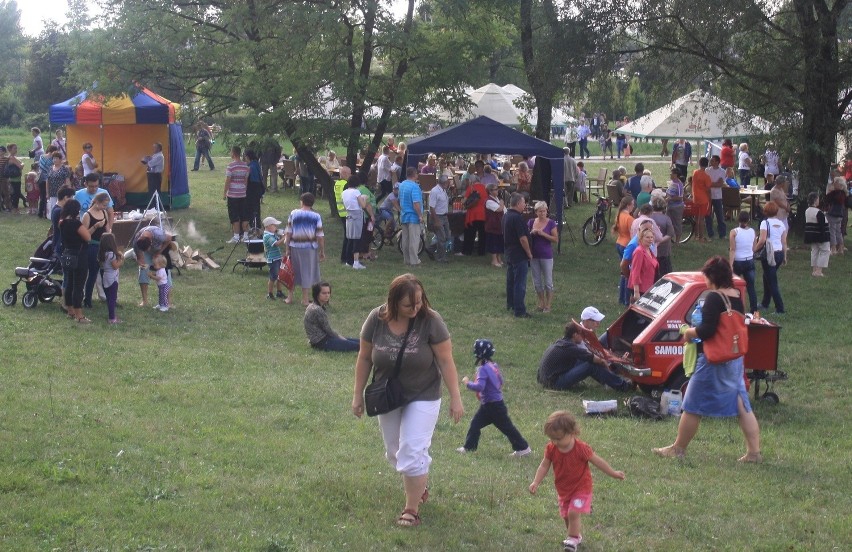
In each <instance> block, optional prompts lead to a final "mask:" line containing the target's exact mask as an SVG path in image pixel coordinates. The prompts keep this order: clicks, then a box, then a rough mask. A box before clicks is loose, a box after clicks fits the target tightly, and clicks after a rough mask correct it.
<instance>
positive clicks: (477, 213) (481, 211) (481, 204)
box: [464, 182, 488, 225]
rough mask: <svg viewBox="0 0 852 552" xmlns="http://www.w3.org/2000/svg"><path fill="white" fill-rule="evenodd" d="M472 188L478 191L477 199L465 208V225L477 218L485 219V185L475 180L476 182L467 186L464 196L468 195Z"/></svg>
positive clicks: (486, 196)
mask: <svg viewBox="0 0 852 552" xmlns="http://www.w3.org/2000/svg"><path fill="white" fill-rule="evenodd" d="M473 190H476V191H477V192H478V193H479V201H477V202H476V203H474V204H473V205H471V206H470V207H469V208H468V209H467V212H466V213H465V215H464V223H465V225H468V224H470V223H471V222H476V221H478V220H482V221H484V220H485V201H486V200H487V199H488V192H486V191H485V186H483V185H482V182H477V183H476V184H473V185H472V186H468V187H467V190H465V192H464V197H468V196H470V194H472V193H473Z"/></svg>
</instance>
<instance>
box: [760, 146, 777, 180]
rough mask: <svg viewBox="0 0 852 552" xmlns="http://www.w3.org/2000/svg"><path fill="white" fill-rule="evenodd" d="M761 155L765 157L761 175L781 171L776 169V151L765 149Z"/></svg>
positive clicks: (775, 173)
mask: <svg viewBox="0 0 852 552" xmlns="http://www.w3.org/2000/svg"><path fill="white" fill-rule="evenodd" d="M763 157H764V158H765V159H766V165H764V168H763V176H766V175H768V174H774V175H778V174H780V173H781V171H780V170H779V169H778V152H777V151H770V150H766V153H764V154H763Z"/></svg>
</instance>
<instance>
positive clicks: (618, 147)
mask: <svg viewBox="0 0 852 552" xmlns="http://www.w3.org/2000/svg"><path fill="white" fill-rule="evenodd" d="M626 143H627V141H626V140H622V139H621V138H618V139H616V140H615V149H616V151H617V152H618V158H619V159H621V153H622V152H623V151H624V144H626Z"/></svg>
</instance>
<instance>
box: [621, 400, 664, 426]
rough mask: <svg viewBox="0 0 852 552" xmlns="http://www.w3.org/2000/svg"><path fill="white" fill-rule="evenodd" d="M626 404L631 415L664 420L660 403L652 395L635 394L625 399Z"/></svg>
mask: <svg viewBox="0 0 852 552" xmlns="http://www.w3.org/2000/svg"><path fill="white" fill-rule="evenodd" d="M624 406H626V407H627V410H628V411H629V412H630V415H631V416H635V417H636V418H649V419H651V420H662V419H663V418H664V415H663V410H662V408H660V403H658V402H657V401H655V400H654V399H652V398H651V397H646V396H644V395H634V396H632V397H630V398H629V399H624Z"/></svg>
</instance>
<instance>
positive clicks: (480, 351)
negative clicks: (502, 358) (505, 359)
mask: <svg viewBox="0 0 852 552" xmlns="http://www.w3.org/2000/svg"><path fill="white" fill-rule="evenodd" d="M473 356H475V357H476V359H477V360H491V357H492V356H494V344H493V343H491V340H489V339H477V340H476V341H474V343H473Z"/></svg>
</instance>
